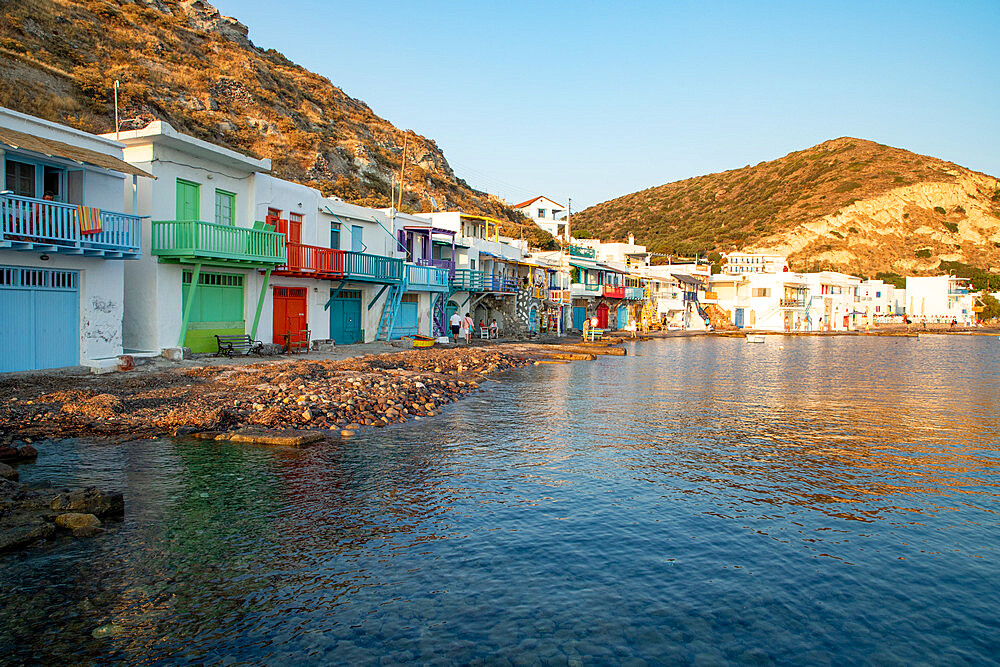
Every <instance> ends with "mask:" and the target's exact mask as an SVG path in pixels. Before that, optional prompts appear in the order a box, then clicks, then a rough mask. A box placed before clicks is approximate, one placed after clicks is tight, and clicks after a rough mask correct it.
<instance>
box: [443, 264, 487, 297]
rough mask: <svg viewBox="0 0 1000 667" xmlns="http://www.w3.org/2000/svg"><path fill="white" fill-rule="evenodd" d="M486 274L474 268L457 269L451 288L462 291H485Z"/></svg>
mask: <svg viewBox="0 0 1000 667" xmlns="http://www.w3.org/2000/svg"><path fill="white" fill-rule="evenodd" d="M484 283H485V274H484V273H483V272H482V271H473V270H472V269H455V275H454V276H453V277H452V279H451V288H452V289H453V290H459V291H462V292H483V291H485V290H484Z"/></svg>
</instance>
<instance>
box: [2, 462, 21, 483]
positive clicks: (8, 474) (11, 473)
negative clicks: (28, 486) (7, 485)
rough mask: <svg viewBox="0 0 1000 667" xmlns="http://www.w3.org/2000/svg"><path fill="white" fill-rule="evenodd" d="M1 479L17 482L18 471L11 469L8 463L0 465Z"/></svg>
mask: <svg viewBox="0 0 1000 667" xmlns="http://www.w3.org/2000/svg"><path fill="white" fill-rule="evenodd" d="M0 477H2V478H4V479H9V480H12V481H15V482H16V481H17V470H15V469H14V468H11V467H10V466H9V465H7V464H6V463H0Z"/></svg>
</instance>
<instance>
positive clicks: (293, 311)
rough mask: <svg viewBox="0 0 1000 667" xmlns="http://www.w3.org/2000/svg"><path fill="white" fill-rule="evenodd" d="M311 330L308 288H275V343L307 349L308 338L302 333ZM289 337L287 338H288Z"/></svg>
mask: <svg viewBox="0 0 1000 667" xmlns="http://www.w3.org/2000/svg"><path fill="white" fill-rule="evenodd" d="M308 328H309V325H308V323H307V322H306V288H305V287H275V288H274V328H273V331H274V341H273V342H275V343H278V344H279V345H284V344H285V343H286V342H287V343H288V344H289V345H290V346H291V347H306V346H308V345H309V341H308V340H307V339H308V336H307V335H305V334H303V333H301V332H304V331H305V330H306V329H308ZM286 336H287V338H286Z"/></svg>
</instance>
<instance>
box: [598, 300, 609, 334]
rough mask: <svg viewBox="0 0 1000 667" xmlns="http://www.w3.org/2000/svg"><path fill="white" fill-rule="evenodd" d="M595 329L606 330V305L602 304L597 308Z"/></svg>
mask: <svg viewBox="0 0 1000 667" xmlns="http://www.w3.org/2000/svg"><path fill="white" fill-rule="evenodd" d="M597 328H598V329H607V328H608V304H606V303H602V304H601V305H599V306H598V307H597Z"/></svg>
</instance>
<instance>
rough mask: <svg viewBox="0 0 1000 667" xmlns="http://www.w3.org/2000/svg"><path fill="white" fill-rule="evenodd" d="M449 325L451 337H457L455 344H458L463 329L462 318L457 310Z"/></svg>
mask: <svg viewBox="0 0 1000 667" xmlns="http://www.w3.org/2000/svg"><path fill="white" fill-rule="evenodd" d="M448 323H449V324H451V335H452V336H454V337H455V342H456V343H458V332H459V330H460V329H461V328H462V316H461V315H459V314H458V311H457V310H456V311H455V312H454V313H452V314H451V318H450V319H449V320H448Z"/></svg>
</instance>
